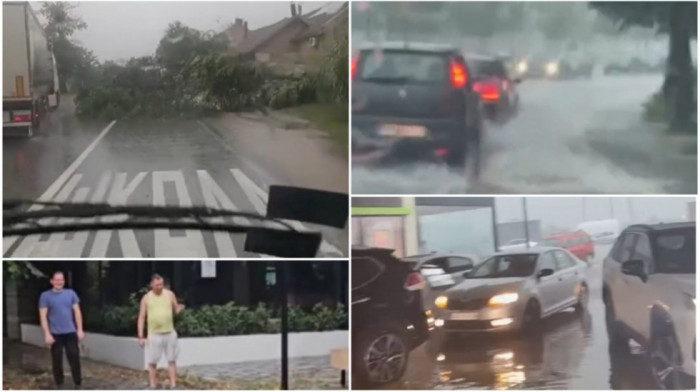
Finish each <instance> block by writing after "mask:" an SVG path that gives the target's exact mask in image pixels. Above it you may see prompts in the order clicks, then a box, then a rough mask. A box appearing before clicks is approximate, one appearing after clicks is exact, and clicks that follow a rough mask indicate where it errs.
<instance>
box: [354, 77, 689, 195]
mask: <svg viewBox="0 0 700 392" xmlns="http://www.w3.org/2000/svg"><path fill="white" fill-rule="evenodd" d="M662 80H663V77H662V75H660V74H659V75H631V76H603V75H600V76H596V77H594V78H593V79H591V80H561V81H546V80H525V81H523V82H522V83H521V84H520V85H518V90H519V95H520V102H521V107H520V111H519V113H518V114H517V116H516V117H515V118H513V119H511V120H510V121H508V122H506V123H504V124H494V123H487V126H486V129H485V136H484V139H483V142H482V165H483V166H482V172H481V175H480V178H479V179H478V181H476V182H474V183H467V181H466V180H465V176H463V175H462V174H461V173H457V172H455V171H450V170H448V169H447V167H446V166H444V165H440V164H434V163H405V164H399V165H395V166H392V167H377V166H369V165H366V164H360V163H355V164H353V173H352V191H353V194H387V193H401V194H404V193H405V194H429V193H438V194H439V193H454V194H457V193H474V194H489V193H499V194H502V193H534V194H539V193H542V194H559V193H565V194H566V193H575V194H577V193H582V194H590V193H607V194H611V193H621V194H628V193H634V194H636V193H688V194H693V193H695V191H696V187H697V156H696V155H693V154H687V155H686V154H683V153H677V152H676V150H675V149H674V148H675V147H669V146H668V143H666V142H665V138H664V137H659V136H658V135H659V134H661V135H662V136H663V135H664V134H663V132H660V131H659V129H658V128H659V126H658V125H652V124H649V123H645V122H644V121H643V120H642V119H641V114H642V104H643V103H644V102H645V101H646V100H647V99H648V97H649V96H650V95H652V94H653V93H654V92H656V91H658V89H659V88H660V86H661V83H662ZM662 139H663V140H662ZM681 143H686V144H687V145H688V146H690V147H692V146H694V145H696V143H697V142H696V139H692V138H689V139H688V140H687V142H686V141H685V140H684V141H681ZM668 148H670V149H668ZM688 148H689V147H688ZM695 151H696V150H695Z"/></svg>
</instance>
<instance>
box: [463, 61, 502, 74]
mask: <svg viewBox="0 0 700 392" xmlns="http://www.w3.org/2000/svg"><path fill="white" fill-rule="evenodd" d="M467 65H468V66H469V70H470V71H471V72H472V73H473V74H474V76H476V77H483V76H491V77H494V76H495V77H499V78H505V77H506V76H507V73H506V68H505V66H504V65H503V62H501V61H499V60H469V61H467Z"/></svg>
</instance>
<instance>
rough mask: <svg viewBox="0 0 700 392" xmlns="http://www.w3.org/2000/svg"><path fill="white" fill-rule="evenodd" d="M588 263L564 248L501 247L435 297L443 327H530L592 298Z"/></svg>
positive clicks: (520, 329)
mask: <svg viewBox="0 0 700 392" xmlns="http://www.w3.org/2000/svg"><path fill="white" fill-rule="evenodd" d="M586 270H587V266H586V264H585V263H584V262H582V261H580V260H578V259H576V257H575V256H573V255H572V254H571V253H569V252H568V251H566V250H564V249H561V248H552V247H538V248H533V249H527V250H520V251H511V252H499V253H496V254H495V255H494V256H492V257H490V258H488V259H486V260H485V261H484V262H482V263H481V264H480V265H479V266H478V267H476V268H475V269H473V270H472V271H471V272H469V273H468V274H466V275H465V279H464V281H463V282H462V283H460V284H458V285H456V286H454V287H452V288H451V289H449V290H447V291H445V293H443V295H441V296H439V297H437V298H436V299H435V305H436V307H437V308H438V309H437V310H436V312H435V315H436V318H437V319H439V320H444V327H443V330H444V331H447V332H449V331H513V330H516V331H528V330H534V329H536V328H535V327H536V326H537V324H538V322H539V321H540V319H541V318H543V317H547V316H549V315H551V314H553V313H556V312H559V311H561V310H563V309H566V308H569V307H572V306H574V307H575V308H577V309H579V310H582V309H585V308H586V306H587V303H588V284H587V283H586Z"/></svg>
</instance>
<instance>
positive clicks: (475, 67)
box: [466, 55, 520, 121]
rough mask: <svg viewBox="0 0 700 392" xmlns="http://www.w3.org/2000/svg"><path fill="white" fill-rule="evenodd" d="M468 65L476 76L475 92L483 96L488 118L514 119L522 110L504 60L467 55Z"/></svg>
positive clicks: (514, 80) (497, 119) (517, 79)
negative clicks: (519, 110)
mask: <svg viewBox="0 0 700 392" xmlns="http://www.w3.org/2000/svg"><path fill="white" fill-rule="evenodd" d="M466 59H467V65H468V66H469V69H470V70H471V72H472V74H473V75H474V91H476V92H477V93H479V94H480V95H481V101H482V102H483V104H484V113H485V114H486V117H487V118H488V119H490V120H494V121H503V120H507V119H510V118H512V117H514V116H515V115H516V114H517V113H518V109H519V108H520V96H519V95H518V90H517V89H516V85H517V84H518V83H520V79H519V78H511V76H510V75H509V73H508V69H507V67H506V64H505V63H504V61H503V60H500V59H497V58H494V57H489V56H481V55H467V56H466Z"/></svg>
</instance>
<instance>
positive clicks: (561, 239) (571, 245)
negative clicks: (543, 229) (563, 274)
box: [542, 231, 595, 262]
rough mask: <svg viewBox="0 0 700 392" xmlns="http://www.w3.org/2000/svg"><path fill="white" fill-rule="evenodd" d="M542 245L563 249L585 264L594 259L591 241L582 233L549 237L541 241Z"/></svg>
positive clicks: (593, 247)
mask: <svg viewBox="0 0 700 392" xmlns="http://www.w3.org/2000/svg"><path fill="white" fill-rule="evenodd" d="M542 245H544V246H555V247H559V248H564V249H566V250H568V251H569V252H571V253H572V254H573V255H574V256H576V257H578V258H579V259H580V260H583V261H586V262H591V261H592V260H593V258H594V257H595V246H594V244H593V240H592V239H591V237H590V236H589V235H588V234H586V232H584V231H576V232H574V233H560V234H554V235H550V236H549V237H547V238H545V239H544V240H542Z"/></svg>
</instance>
